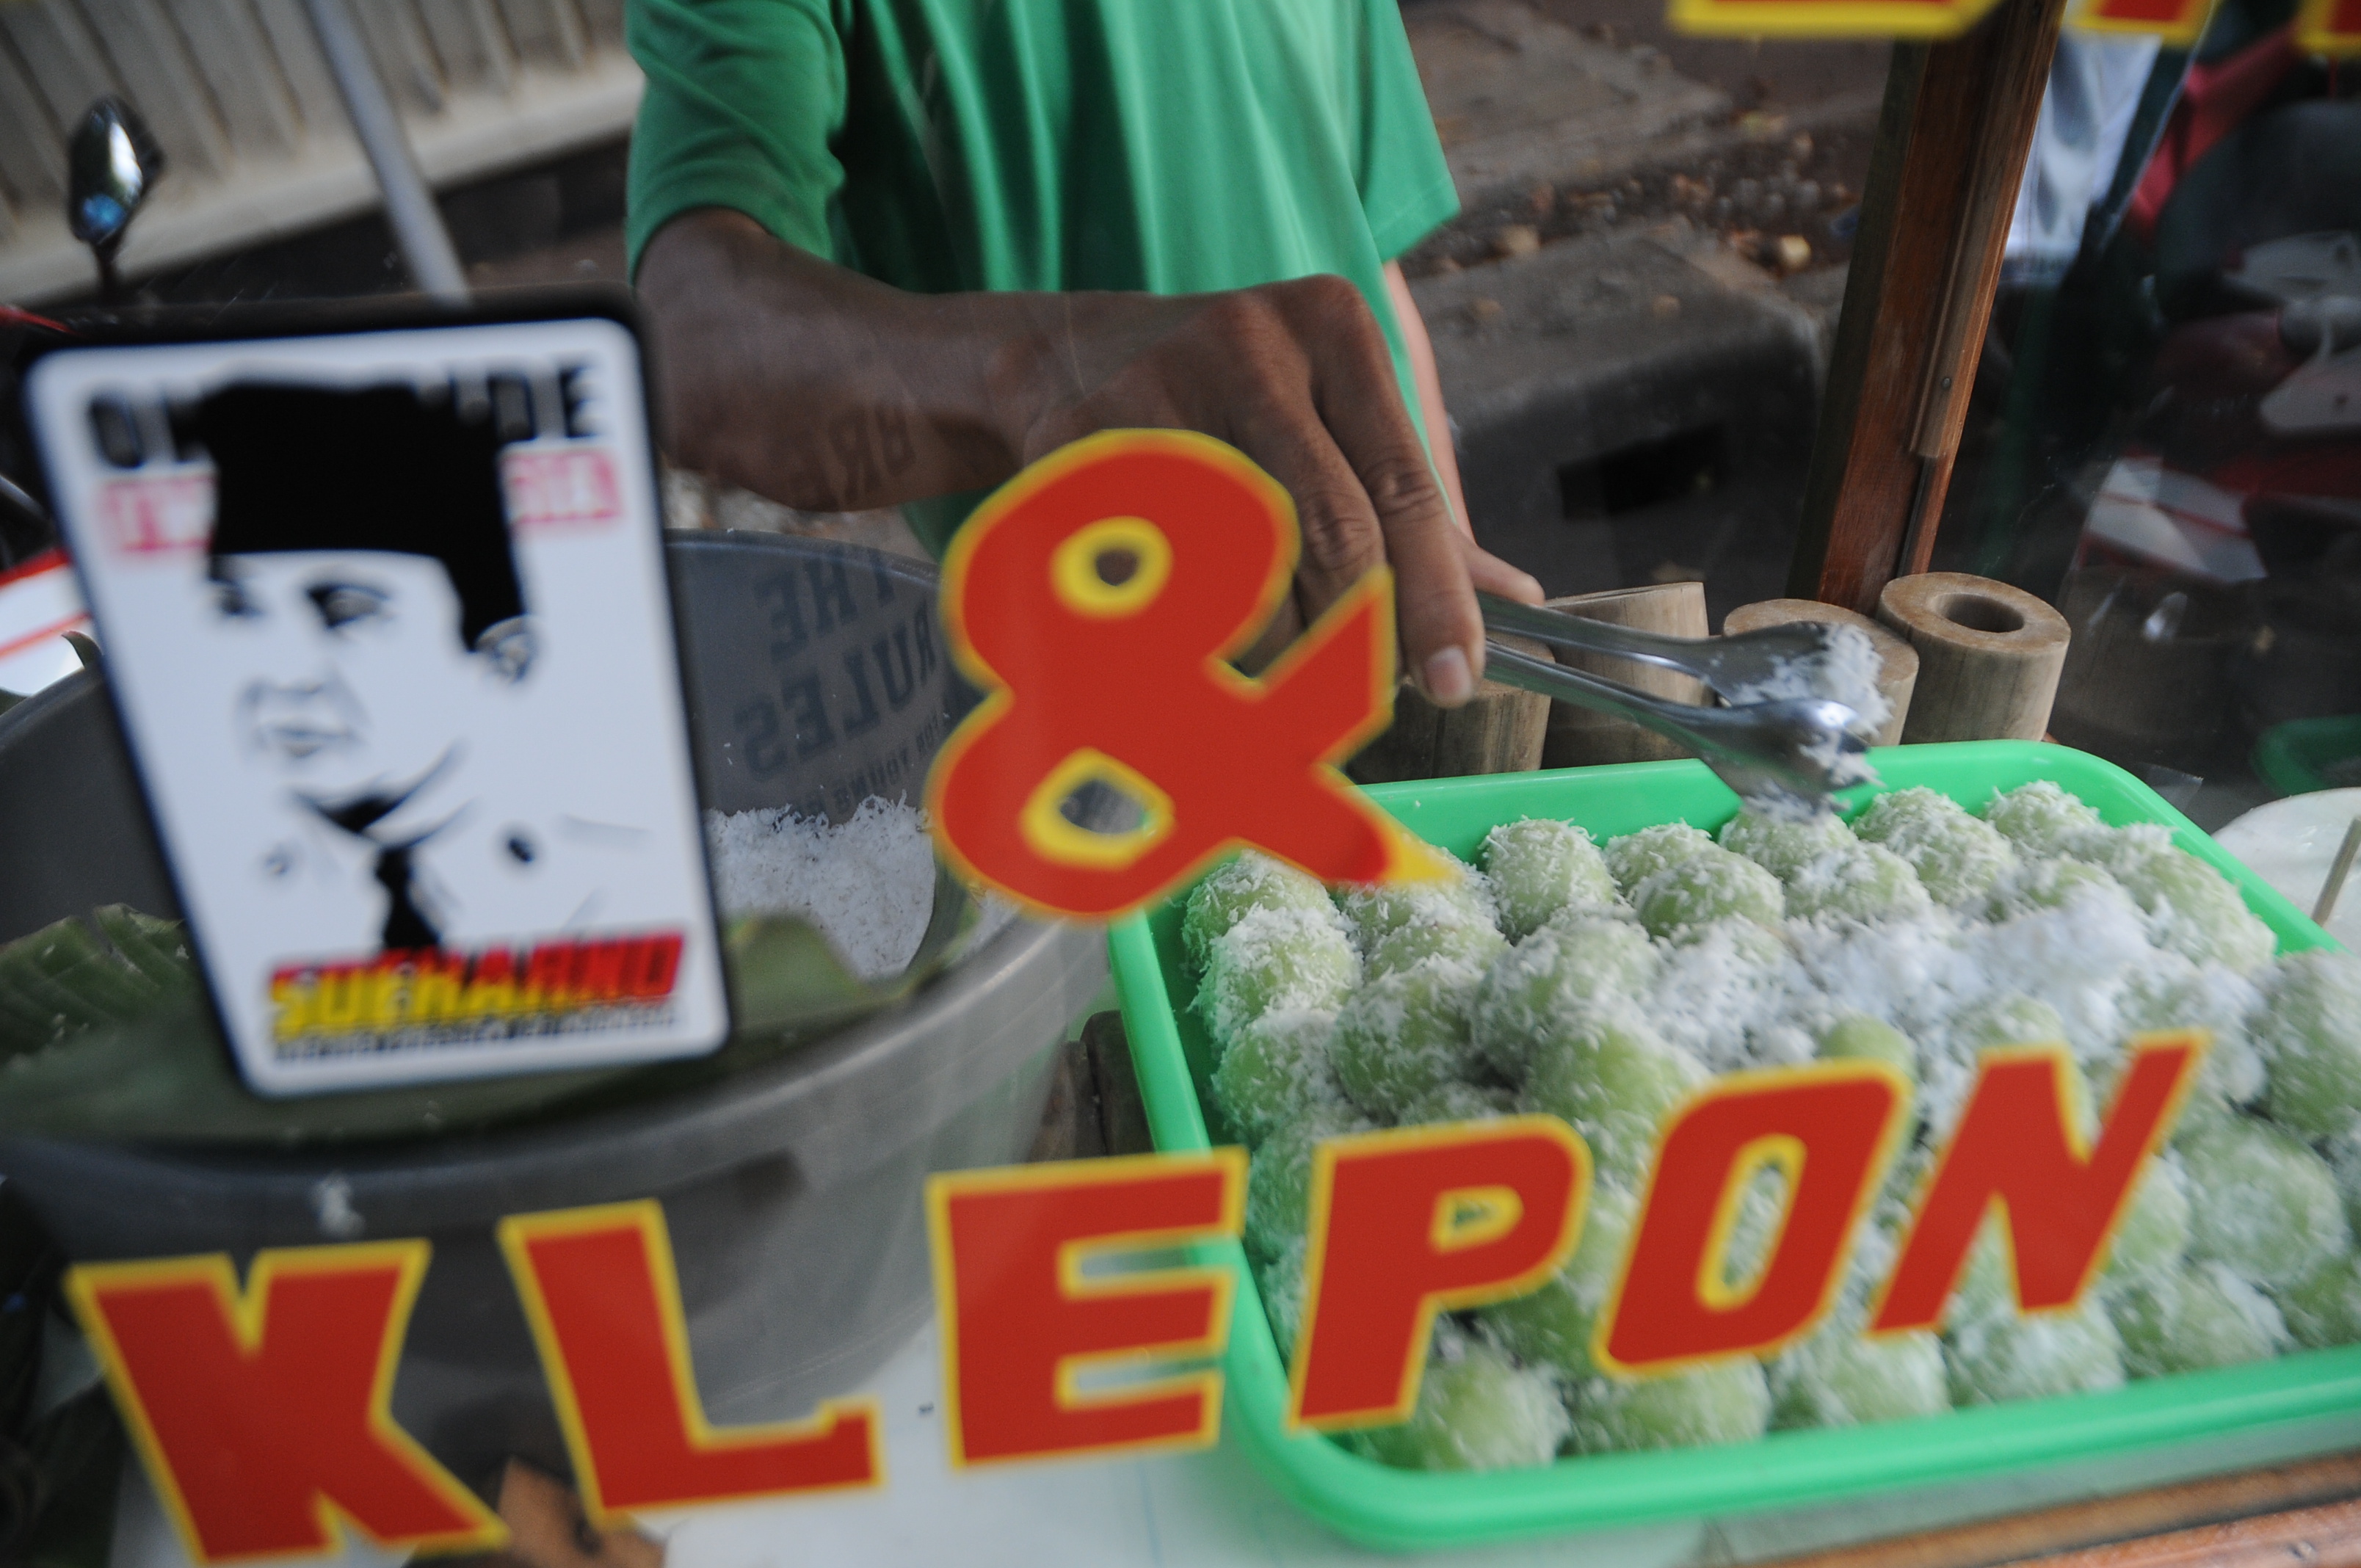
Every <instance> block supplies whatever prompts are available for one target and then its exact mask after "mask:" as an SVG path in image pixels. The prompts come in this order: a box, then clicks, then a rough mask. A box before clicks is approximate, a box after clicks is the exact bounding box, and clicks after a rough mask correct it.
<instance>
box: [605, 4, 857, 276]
mask: <svg viewBox="0 0 2361 1568" xmlns="http://www.w3.org/2000/svg"><path fill="white" fill-rule="evenodd" d="M843 3H844V0H628V4H627V6H626V10H625V38H626V40H627V42H628V43H629V44H630V46H631V54H632V56H633V58H634V59H636V60H638V61H639V64H640V70H641V71H642V73H644V75H645V76H646V78H647V87H646V91H645V93H644V95H643V96H642V98H641V100H640V114H639V122H638V124H637V125H636V126H634V128H633V130H632V133H631V174H630V192H629V204H628V211H627V214H626V216H625V219H624V225H623V233H624V241H625V244H626V246H627V247H628V253H629V256H630V264H631V271H632V272H634V273H636V272H637V271H638V270H639V265H640V253H641V251H642V249H643V248H644V247H646V245H647V243H648V239H649V237H650V236H653V234H654V233H655V232H656V230H658V229H660V228H662V227H663V226H664V224H665V223H667V222H669V221H670V220H671V219H673V218H675V217H677V216H678V215H679V214H682V213H685V212H686V211H688V210H689V209H691V208H693V207H730V208H733V209H735V210H736V211H738V212H741V213H743V214H746V215H747V216H748V217H750V218H752V219H753V220H754V221H755V222H756V223H758V224H761V225H763V227H764V228H766V229H768V230H770V231H771V233H773V234H774V235H776V236H778V237H779V238H781V239H783V240H785V241H786V242H787V243H788V244H790V245H795V246H799V247H803V248H804V249H806V250H809V251H812V252H814V253H816V254H818V255H820V256H828V255H829V254H830V253H831V247H830V243H829V211H830V204H831V203H833V202H834V201H835V199H836V195H837V192H838V191H839V190H840V187H841V186H842V185H843V183H844V170H843V168H842V166H841V165H840V163H839V162H838V161H837V159H836V155H835V153H834V152H833V151H832V150H831V149H830V145H829V144H830V142H831V141H832V140H833V139H834V137H836V135H837V134H838V133H839V132H840V130H842V128H843V126H844V116H845V103H846V72H845V56H844V37H845V31H846V26H845V24H846V23H847V22H848V20H849V18H847V17H845V16H840V15H838V14H837V13H838V10H839V7H840V5H842V4H843Z"/></svg>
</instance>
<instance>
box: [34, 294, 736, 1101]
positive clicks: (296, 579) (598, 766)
mask: <svg viewBox="0 0 2361 1568" xmlns="http://www.w3.org/2000/svg"><path fill="white" fill-rule="evenodd" d="M25 391H26V407H27V414H28V417H29V418H30V420H31V422H32V424H33V431H34V436H35V439H36V442H37V444H38V447H39V450H40V454H41V457H42V461H43V464H44V466H45V469H46V471H47V474H48V477H49V486H50V491H51V496H52V499H53V500H54V501H55V503H56V507H57V511H58V514H59V517H60V522H61V524H62V526H63V529H64V532H65V534H66V538H67V543H68V547H69V549H70V551H71V554H72V556H73V559H74V562H75V565H76V566H77V568H78V569H79V571H80V573H81V576H82V583H83V587H84V591H85V592H86V594H87V596H88V598H89V600H90V604H91V609H92V612H93V617H94V619H95V620H96V623H97V634H98V638H99V641H100V643H101V645H102V646H103V647H104V650H105V654H106V670H107V676H108V679H109V682H110V683H111V685H112V686H113V689H114V694H115V704H116V707H117V708H118V710H119V712H120V713H121V716H122V719H123V727H124V730H125V734H126V739H127V740H128V741H129V743H130V749H131V753H132V756H133V759H134V760H135V762H137V766H138V770H139V773H140V778H141V782H142V784H143V786H144V788H145V790H146V793H147V796H148V806H149V807H150V810H151V811H152V813H153V815H154V817H155V822H156V827H157V829H158V835H159V839H160V840H161V842H162V844H163V846H164V850H165V853H166V857H167V859H168V861H169V862H170V866H171V870H172V876H173V881H174V883H175V885H176V886H177V888H178V890H179V892H180V895H181V905H182V908H183V910H184V911H185V913H186V914H187V916H188V919H189V928H190V934H191V936H192V938H193V947H194V948H195V951H196V954H197V957H198V959H199V961H200V963H201V965H202V967H203V970H204V974H205V977H206V980H207V982H208V983H209V985H210V987H211V989H212V992H213V996H214V1005H215V1007H216V1009H217V1010H218V1012H219V1014H220V1016H221V1019H222V1023H223V1026H224V1028H225V1031H226V1033H227V1035H228V1036H229V1039H230V1041H231V1044H232V1046H233V1047H234V1049H235V1050H236V1055H237V1058H238V1064H239V1067H240V1069H241V1070H242V1071H243V1072H244V1074H245V1076H246V1078H247V1081H248V1082H249V1083H250V1084H251V1085H252V1086H253V1087H254V1088H255V1089H257V1090H258V1091H261V1092H264V1093H269V1094H297V1093H304V1092H311V1091H325V1090H348V1089H359V1088H367V1087H370V1086H376V1085H385V1084H394V1083H414V1082H420V1081H427V1080H438V1079H452V1078H462V1077H474V1076H480V1075H484V1074H490V1073H506V1072H521V1071H533V1070H543V1069H555V1068H575V1067H585V1066H604V1065H613V1064H618V1063H622V1062H631V1061H643V1060H653V1059H657V1058H672V1057H682V1056H692V1055H697V1054H701V1053H703V1052H706V1051H708V1050H711V1049H712V1048H714V1047H717V1046H719V1044H720V1043H721V1041H722V1039H723V1037H724V1036H726V1035H727V1033H728V1029H729V1015H728V1001H727V995H726V991H725V987H724V981H723V973H722V965H721V956H720V952H719V941H718V935H717V922H716V919H715V915H714V905H713V898H712V893H711V884H710V882H709V880H708V874H707V868H706V858H705V846H704V843H703V839H702V837H701V834H700V830H699V825H698V815H697V791H696V784H695V780H694V777H693V775H692V773H691V769H690V762H689V750H688V724H687V718H686V711H685V707H684V700H683V696H682V683H681V673H680V663H679V652H678V649H677V646H676V644H675V639H674V632H673V625H672V611H671V600H670V597H669V594H668V591H667V588H666V585H665V578H664V554H663V541H662V532H661V528H660V521H659V519H660V512H659V508H658V502H657V490H656V474H655V465H654V457H653V450H652V446H651V444H650V441H649V437H648V422H647V413H646V408H645V402H644V393H643V389H642V366H641V359H640V352H639V345H638V343H637V341H636V339H635V338H634V336H633V335H632V334H631V331H630V329H629V328H628V327H627V326H626V325H625V324H624V323H622V322H621V321H620V320H618V319H609V318H607V317H604V316H580V317H573V318H568V319H550V320H523V321H500V322H481V321H478V322H467V323H444V324H436V325H426V326H415V327H408V328H403V329H399V330H382V331H347V332H337V333H323V334H307V335H291V336H284V337H269V338H251V337H249V338H242V339H236V340H230V341H211V342H178V343H168V342H148V343H126V344H112V345H98V346H90V347H81V348H71V349H65V350H61V351H59V352H54V353H51V354H49V355H48V356H44V357H43V358H41V359H40V360H38V361H37V362H36V363H35V364H34V366H33V367H32V368H31V370H30V372H29V373H28V375H27V380H26V385H25Z"/></svg>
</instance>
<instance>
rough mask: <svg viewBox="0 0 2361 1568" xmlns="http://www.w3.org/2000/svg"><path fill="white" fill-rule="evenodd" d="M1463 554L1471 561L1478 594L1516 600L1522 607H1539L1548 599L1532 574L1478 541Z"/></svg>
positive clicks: (1469, 569) (1470, 575) (1471, 577)
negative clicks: (1505, 559) (1531, 605)
mask: <svg viewBox="0 0 2361 1568" xmlns="http://www.w3.org/2000/svg"><path fill="white" fill-rule="evenodd" d="M1462 537H1463V538H1465V537H1466V536H1465V535H1462ZM1463 553H1464V554H1466V557H1467V576H1468V580H1469V581H1470V582H1473V583H1474V584H1475V585H1476V588H1477V592H1479V593H1488V594H1493V595H1497V596H1498V597H1499V598H1504V599H1514V600H1516V601H1517V602H1518V603H1519V604H1539V603H1541V602H1542V600H1543V599H1544V598H1547V597H1548V596H1547V595H1546V594H1544V593H1543V592H1542V585H1541V582H1540V580H1539V579H1538V578H1536V577H1535V576H1533V575H1532V573H1530V572H1526V571H1522V570H1520V569H1519V568H1517V567H1515V566H1511V565H1509V564H1508V563H1507V562H1506V561H1503V560H1501V559H1500V558H1499V556H1498V555H1495V554H1492V553H1491V552H1490V551H1488V550H1486V549H1484V548H1482V547H1481V546H1479V545H1478V544H1477V543H1476V542H1475V541H1474V540H1472V539H1470V540H1468V541H1467V543H1466V549H1465V551H1464V552H1463Z"/></svg>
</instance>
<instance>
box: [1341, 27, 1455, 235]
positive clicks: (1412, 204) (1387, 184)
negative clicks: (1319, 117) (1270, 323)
mask: <svg viewBox="0 0 2361 1568" xmlns="http://www.w3.org/2000/svg"><path fill="white" fill-rule="evenodd" d="M1365 7H1366V8H1365V13H1364V15H1365V17H1366V21H1365V23H1364V26H1365V27H1366V28H1367V32H1366V37H1367V49H1366V50H1365V51H1364V54H1363V60H1362V71H1363V73H1364V74H1363V78H1362V91H1361V93H1360V99H1361V115H1362V123H1361V136H1360V164H1361V168H1360V185H1361V211H1362V212H1363V213H1364V214H1367V218H1368V224H1369V235H1370V237H1371V238H1372V239H1374V240H1375V241H1376V243H1377V247H1378V256H1380V257H1381V258H1384V259H1386V260H1388V261H1391V260H1392V259H1393V258H1396V257H1398V256H1400V254H1401V253H1402V252H1403V251H1406V250H1408V249H1409V248H1410V247H1411V246H1414V245H1416V244H1417V243H1418V242H1419V241H1420V240H1422V239H1423V238H1425V237H1426V236H1427V235H1429V234H1430V233H1432V232H1433V230H1434V229H1435V227H1436V226H1437V225H1441V224H1443V223H1444V222H1446V221H1448V220H1449V219H1450V218H1452V217H1454V216H1455V215H1456V214H1457V213H1458V211H1459V192H1458V191H1457V190H1456V189H1455V187H1454V186H1453V185H1452V183H1451V167H1450V165H1449V164H1447V163H1446V162H1444V157H1443V142H1442V139H1441V138H1440V137H1437V136H1436V135H1435V130H1434V116H1433V114H1432V113H1430V112H1429V110H1428V109H1427V106H1426V89H1425V88H1424V87H1423V86H1422V85H1421V84H1420V82H1419V80H1418V62H1417V61H1416V60H1414V59H1413V58H1412V57H1411V52H1410V37H1409V35H1408V34H1407V33H1405V32H1404V31H1403V30H1402V19H1401V8H1400V5H1399V4H1398V0H1365Z"/></svg>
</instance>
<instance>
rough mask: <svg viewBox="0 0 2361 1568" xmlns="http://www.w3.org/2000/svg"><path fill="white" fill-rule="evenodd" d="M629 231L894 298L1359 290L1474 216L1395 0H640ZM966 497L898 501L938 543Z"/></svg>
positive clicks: (1401, 375) (1377, 283)
mask: <svg viewBox="0 0 2361 1568" xmlns="http://www.w3.org/2000/svg"><path fill="white" fill-rule="evenodd" d="M628 25H629V36H630V40H631V52H632V53H633V54H634V55H635V56H637V57H638V60H639V62H640V65H641V67H642V69H643V70H644V71H646V73H647V93H646V97H645V98H644V99H643V100H642V104H641V106H640V118H639V126H638V129H637V131H636V132H635V134H634V135H633V137H632V141H631V213H630V218H629V221H628V224H627V237H628V239H629V243H630V247H631V263H632V266H633V267H634V268H636V267H637V266H638V263H639V256H640V251H641V248H642V247H643V246H645V245H646V243H647V240H648V236H651V235H653V233H655V231H656V230H657V229H658V228H659V227H661V226H662V225H664V223H665V221H666V220H668V219H670V218H672V217H674V216H675V215H677V214H680V213H683V212H686V211H687V210H688V209H690V208H692V207H705V206H718V207H730V208H734V209H736V210H737V211H739V212H741V213H744V214H747V215H748V216H750V217H752V218H753V219H754V220H755V221H756V222H758V223H760V224H762V225H763V226H764V227H765V228H767V229H769V230H770V231H771V232H772V233H773V234H774V235H776V236H779V237H780V238H781V239H783V240H785V241H786V242H788V243H789V244H791V245H795V246H798V247H802V248H804V249H806V250H808V251H811V252H813V253H815V254H817V255H819V256H824V257H827V258H829V259H831V260H833V261H836V262H838V263H839V264H840V265H842V266H846V267H850V268H853V269H857V270H859V271H862V272H865V273H867V274H868V275H870V276H871V277H873V278H876V279H879V280H883V281H884V282H887V283H891V284H894V285H895V286H896V287H899V288H904V289H909V290H915V291H922V292H927V293H945V292H951V291H964V290H1052V291H1056V290H1069V289H1136V290H1146V291H1150V292H1154V293H1166V294H1171V293H1193V292H1197V291H1205V290H1214V289H1236V288H1244V287H1246V286H1248V285H1251V284H1256V283H1268V282H1275V281H1278V280H1282V279H1287V278H1300V277H1303V276H1306V275H1308V274H1311V273H1316V272H1335V273H1341V274H1342V275H1343V276H1345V277H1346V278H1348V279H1350V280H1352V281H1353V282H1354V283H1355V284H1356V285H1358V286H1359V288H1360V290H1361V292H1362V293H1363V294H1364V295H1366V296H1367V299H1368V301H1369V303H1370V305H1371V306H1372V307H1373V308H1374V309H1375V311H1376V313H1377V316H1378V322H1379V323H1381V324H1382V325H1383V327H1384V329H1385V333H1386V336H1387V340H1388V342H1389V344H1390V345H1392V348H1393V354H1394V367H1395V371H1396V377H1397V379H1398V381H1399V382H1400V391H1401V395H1402V398H1403V400H1404V401H1405V403H1406V404H1407V405H1408V407H1409V408H1410V410H1411V417H1412V418H1413V419H1414V420H1415V419H1416V418H1417V417H1418V397H1417V392H1416V390H1415V389H1414V387H1413V386H1412V384H1411V376H1410V366H1409V358H1408V356H1407V354H1406V352H1405V351H1404V349H1403V346H1402V341H1401V334H1400V327H1399V325H1398V323H1396V322H1395V320H1394V315H1393V310H1392V307H1391V305H1390V303H1389V301H1388V300H1387V297H1386V290H1385V283H1384V278H1383V270H1384V266H1385V263H1386V262H1387V261H1389V260H1390V259H1391V258H1394V257H1396V256H1399V255H1400V254H1401V253H1402V252H1403V251H1405V250H1407V249H1409V248H1410V247H1411V246H1412V245H1413V244H1415V243H1417V241H1418V240H1419V239H1420V237H1421V236H1423V235H1425V234H1426V233H1427V232H1428V231H1429V230H1430V229H1432V228H1433V227H1434V226H1435V225H1437V224H1439V223H1442V222H1443V221H1444V219H1446V218H1448V217H1450V216H1451V215H1452V214H1454V213H1455V212H1456V211H1457V210H1458V198H1457V196H1456V195H1455V193H1454V192H1453V190H1452V185H1451V174H1450V171H1449V170H1448V169H1447V168H1446V167H1445V166H1444V160H1443V149H1442V148H1441V146H1440V144H1439V143H1438V142H1437V140H1436V138H1435V134H1434V124H1433V119H1432V118H1431V117H1430V115H1428V113H1427V108H1426V99H1425V96H1424V94H1423V93H1422V91H1421V89H1420V86H1419V81H1418V72H1417V70H1416V68H1415V66H1414V65H1413V63H1412V61H1411V53H1410V44H1409V40H1408V39H1407V38H1405V37H1404V36H1403V33H1402V24H1401V15H1400V9H1399V6H1398V0H630V5H629V9H628ZM973 499H974V498H972V497H964V498H959V499H956V500H947V501H946V502H944V503H940V504H921V505H918V506H914V507H911V508H909V509H907V510H908V513H909V515H910V519H911V521H912V523H913V525H914V526H915V527H917V529H918V531H919V532H920V535H921V537H923V538H925V539H926V540H927V543H928V544H929V545H930V546H931V547H934V548H935V549H937V550H938V551H939V550H940V547H941V544H942V543H943V541H944V540H946V539H947V538H948V537H949V533H950V529H951V528H953V527H956V526H957V523H958V521H959V519H960V518H961V517H963V516H964V515H965V514H966V511H967V509H968V507H969V506H971V505H972V502H973Z"/></svg>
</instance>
